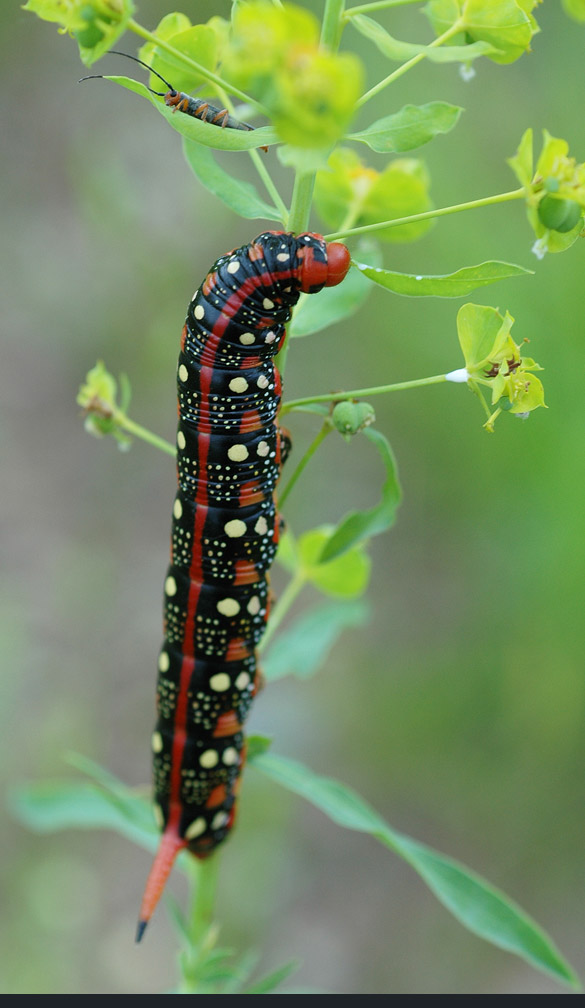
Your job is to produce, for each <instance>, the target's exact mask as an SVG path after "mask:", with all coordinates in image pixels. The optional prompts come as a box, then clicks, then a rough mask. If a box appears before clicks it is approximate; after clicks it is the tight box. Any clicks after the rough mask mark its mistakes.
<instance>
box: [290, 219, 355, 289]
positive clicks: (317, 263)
mask: <svg viewBox="0 0 585 1008" xmlns="http://www.w3.org/2000/svg"><path fill="white" fill-rule="evenodd" d="M300 237H301V238H303V237H310V238H313V239H315V241H314V242H310V243H307V244H306V245H304V246H302V248H301V249H299V257H300V258H301V259H302V266H301V273H300V281H301V287H300V289H301V290H302V291H305V293H307V294H314V293H315V292H316V291H319V290H321V288H322V287H336V286H337V284H340V283H341V281H342V280H343V279H344V278H345V276H346V274H347V271H348V270H349V267H350V262H351V257H350V254H349V251H348V249H347V248H346V246H345V245H342V244H341V242H325V241H324V240H323V238H322V237H321V235H316V234H311V235H308V236H305V235H301V236H300Z"/></svg>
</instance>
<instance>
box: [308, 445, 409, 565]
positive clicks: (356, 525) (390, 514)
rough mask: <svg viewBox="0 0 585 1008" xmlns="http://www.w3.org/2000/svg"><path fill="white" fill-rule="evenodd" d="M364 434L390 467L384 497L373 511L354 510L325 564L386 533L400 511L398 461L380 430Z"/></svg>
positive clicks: (326, 551)
mask: <svg viewBox="0 0 585 1008" xmlns="http://www.w3.org/2000/svg"><path fill="white" fill-rule="evenodd" d="M363 434H364V437H367V438H368V440H369V441H372V442H373V443H374V445H375V446H376V448H377V449H378V452H379V454H380V457H381V459H382V461H383V463H384V466H385V468H386V479H385V481H384V485H383V487H382V497H381V499H380V502H379V504H377V505H376V507H373V508H371V509H370V510H369V511H352V512H351V513H350V514H348V515H347V516H346V517H345V518H344V519H343V520H342V521H341V522H340V523H339V525H338V526H337V529H336V530H335V532H334V533H333V535H332V536H331V537H330V539H328V541H327V543H326V544H325V547H324V549H323V552H322V553H321V558H320V559H321V562H322V563H326V562H327V561H329V560H333V559H334V558H335V557H338V556H340V555H341V554H342V553H345V552H346V550H348V549H351V548H352V547H353V546H355V545H356V544H357V543H359V542H361V541H362V540H364V539H370V538H371V536H374V535H379V533H380V532H386V530H387V529H389V528H390V527H391V526H392V525H393V524H394V520H395V517H396V509H397V507H398V505H399V504H400V500H401V497H402V492H401V489H400V483H399V482H398V474H397V471H396V460H395V458H394V455H393V453H392V449H391V447H390V445H389V443H388V441H387V439H386V438H385V437H384V435H383V434H381V433H380V431H377V430H374V429H373V428H372V427H367V428H366V429H365V430H364V431H363Z"/></svg>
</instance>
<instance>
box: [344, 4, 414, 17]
mask: <svg viewBox="0 0 585 1008" xmlns="http://www.w3.org/2000/svg"><path fill="white" fill-rule="evenodd" d="M414 3H419V0H375V2H374V3H366V4H359V5H358V6H357V7H350V8H349V10H347V11H346V12H345V14H344V15H343V20H344V21H349V19H350V18H352V17H355V16H356V14H369V13H370V12H371V11H377V10H384V9H385V8H387V7H404V6H406V4H414Z"/></svg>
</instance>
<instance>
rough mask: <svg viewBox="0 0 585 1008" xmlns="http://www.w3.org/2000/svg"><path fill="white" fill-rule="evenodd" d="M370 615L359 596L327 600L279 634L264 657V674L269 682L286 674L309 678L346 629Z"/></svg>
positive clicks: (360, 623) (356, 624)
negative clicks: (339, 600) (356, 597)
mask: <svg viewBox="0 0 585 1008" xmlns="http://www.w3.org/2000/svg"><path fill="white" fill-rule="evenodd" d="M368 615H369V609H368V606H367V605H366V603H365V602H363V601H358V600H352V601H347V602H326V603H324V604H323V605H320V606H317V607H316V608H315V609H312V610H311V611H310V612H306V613H304V614H303V615H302V616H300V617H299V619H297V620H295V622H294V623H293V624H292V626H291V627H290V628H289V629H287V630H285V631H284V633H281V634H280V635H279V636H278V638H277V640H276V641H275V642H274V644H273V645H272V647H271V648H270V651H269V652H268V655H267V656H266V657H265V658H263V660H262V671H263V673H264V677H265V678H266V679H267V680H268V681H269V682H274V680H276V679H282V678H283V677H284V676H286V675H296V676H298V678H299V679H309V678H310V676H312V675H314V674H315V672H316V671H317V670H318V669H319V668H320V666H321V665H322V664H323V663H324V662H325V660H326V659H327V656H328V654H329V652H330V651H331V648H332V647H333V645H334V644H335V643H336V641H337V640H338V639H339V637H340V636H341V634H342V633H343V631H344V630H346V629H347V628H349V627H355V626H361V625H362V624H363V623H365V622H366V620H367V618H368Z"/></svg>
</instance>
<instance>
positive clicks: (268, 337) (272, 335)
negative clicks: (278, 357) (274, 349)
mask: <svg viewBox="0 0 585 1008" xmlns="http://www.w3.org/2000/svg"><path fill="white" fill-rule="evenodd" d="M275 339H276V333H275V332H272V329H271V330H270V332H267V333H266V336H265V337H264V342H265V343H274V340H275Z"/></svg>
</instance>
